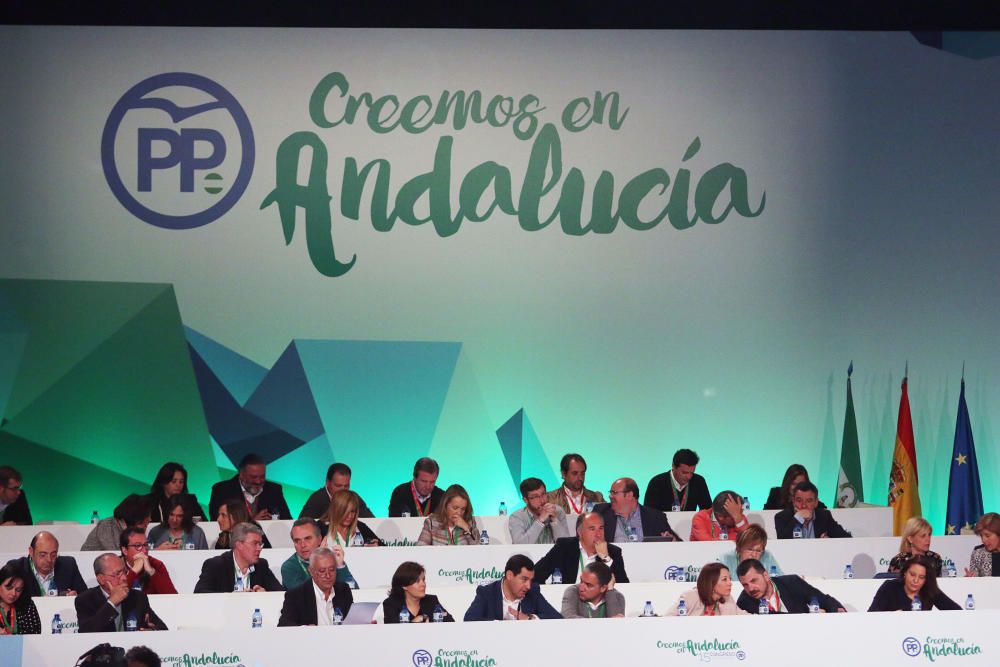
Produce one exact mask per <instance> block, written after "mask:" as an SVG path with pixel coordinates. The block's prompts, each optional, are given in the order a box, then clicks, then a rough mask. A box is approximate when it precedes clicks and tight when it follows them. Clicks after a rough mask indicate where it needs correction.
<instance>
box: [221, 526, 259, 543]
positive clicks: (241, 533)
mask: <svg viewBox="0 0 1000 667" xmlns="http://www.w3.org/2000/svg"><path fill="white" fill-rule="evenodd" d="M251 533H253V534H254V535H260V536H261V538H263V537H264V531H263V530H261V529H260V527H259V526H255V525H254V524H252V523H247V522H246V521H244V522H243V523H238V524H236V525H235V526H233V530H232V531H231V532H230V534H229V535H230V539H231V541H233V542H245V541H246V539H247V535H249V534H251Z"/></svg>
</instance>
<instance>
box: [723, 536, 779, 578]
mask: <svg viewBox="0 0 1000 667" xmlns="http://www.w3.org/2000/svg"><path fill="white" fill-rule="evenodd" d="M748 558H756V559H757V560H759V561H760V562H761V564H762V565H763V566H764V567H766V568H767V571H768V573H769V574H770V575H771V576H775V575H782V574H784V572H782V571H781V566H780V565H778V561H776V560H774V556H772V555H771V552H770V551H768V550H767V531H766V530H764V527H763V526H761V525H760V524H758V523H751V524H750V525H749V526H747V527H746V528H745V529H744V530H743V532H742V533H740V534H738V535H737V536H736V548H735V549H734V550H733V551H727V552H726V553H724V554H722V555H721V556H720V557H719V562H720V563H722V564H723V565H725V566H726V567H728V568H729V569H730V571H732V572H735V571H736V568H737V567H739V565H740V563H742V562H743V561H745V560H746V559H748ZM772 568H773V569H772Z"/></svg>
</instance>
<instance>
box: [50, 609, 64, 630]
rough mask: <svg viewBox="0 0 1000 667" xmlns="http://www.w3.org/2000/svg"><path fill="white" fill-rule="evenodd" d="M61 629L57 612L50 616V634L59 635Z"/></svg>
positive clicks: (61, 625)
mask: <svg viewBox="0 0 1000 667" xmlns="http://www.w3.org/2000/svg"><path fill="white" fill-rule="evenodd" d="M62 630H63V623H62V619H61V618H59V614H56V615H55V616H53V617H52V634H54V635H61V634H62Z"/></svg>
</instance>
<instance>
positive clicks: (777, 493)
mask: <svg viewBox="0 0 1000 667" xmlns="http://www.w3.org/2000/svg"><path fill="white" fill-rule="evenodd" d="M785 507H786V505H782V504H781V487H780V486H772V487H771V491H770V492H769V493H768V494H767V502H766V503H764V509H766V510H783V509H785ZM818 507H822V508H823V509H826V505H825V504H823V501H820V503H819V505H818Z"/></svg>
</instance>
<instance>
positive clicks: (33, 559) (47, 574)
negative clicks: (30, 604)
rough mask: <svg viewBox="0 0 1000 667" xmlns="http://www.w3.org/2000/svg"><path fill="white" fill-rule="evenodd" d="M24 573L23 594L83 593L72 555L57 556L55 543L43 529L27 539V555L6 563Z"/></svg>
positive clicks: (83, 586) (80, 577) (50, 534)
mask: <svg viewBox="0 0 1000 667" xmlns="http://www.w3.org/2000/svg"><path fill="white" fill-rule="evenodd" d="M10 562H11V563H14V564H15V565H17V566H18V568H20V570H21V572H22V573H23V574H24V594H25V595H27V596H30V597H39V596H42V595H76V594H78V593H83V592H84V591H85V590H87V584H86V583H84V581H83V577H82V576H81V575H80V568H78V567H77V565H76V560H75V559H74V558H73V557H72V556H60V555H59V540H57V539H56V536H55V535H53V534H52V533H50V532H48V531H45V530H43V531H42V532H40V533H38V534H37V535H35V536H34V537H33V538H31V545H30V546H29V547H28V555H27V556H21V557H20V558H15V559H14V560H12V561H10Z"/></svg>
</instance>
